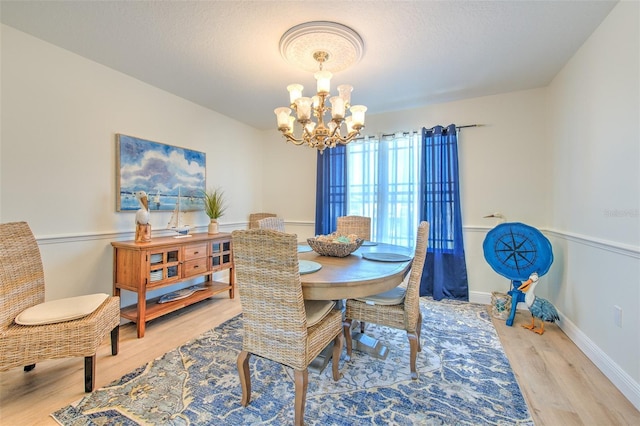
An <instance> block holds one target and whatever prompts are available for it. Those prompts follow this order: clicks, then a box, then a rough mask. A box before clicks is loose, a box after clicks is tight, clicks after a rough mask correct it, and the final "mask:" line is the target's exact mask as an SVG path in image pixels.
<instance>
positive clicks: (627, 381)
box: [559, 312, 640, 410]
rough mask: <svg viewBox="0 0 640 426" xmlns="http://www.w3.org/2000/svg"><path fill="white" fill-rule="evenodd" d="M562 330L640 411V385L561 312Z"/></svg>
mask: <svg viewBox="0 0 640 426" xmlns="http://www.w3.org/2000/svg"><path fill="white" fill-rule="evenodd" d="M559 325H560V328H561V329H562V331H564V334H566V335H567V337H569V339H571V341H572V342H573V343H575V344H576V346H577V347H578V348H580V350H581V351H582V352H583V353H584V354H585V355H586V356H587V358H589V359H590V360H591V362H593V363H594V364H595V366H596V367H598V369H599V370H600V371H602V373H603V374H604V375H605V376H606V377H607V378H608V379H609V380H611V382H612V383H613V384H614V386H615V387H617V388H618V390H619V391H620V392H622V394H623V395H624V396H625V397H626V398H627V399H628V400H629V401H630V402H631V403H632V404H633V405H634V406H635V407H636V408H637V409H638V410H640V384H639V383H637V382H636V381H634V380H633V378H632V377H631V376H629V374H627V373H626V372H625V371H624V370H623V369H622V368H620V366H619V365H618V364H616V363H615V362H614V361H613V360H612V359H611V358H610V357H609V356H608V355H607V354H606V353H604V352H603V351H602V350H601V349H600V348H599V347H598V346H597V345H596V344H595V343H594V342H593V341H592V340H591V339H589V338H588V337H587V336H586V335H585V334H584V333H583V332H582V331H581V330H580V329H579V328H578V327H576V325H575V324H574V323H572V322H571V321H569V320H568V319H567V318H566V317H565V316H564V315H562V312H560V323H559Z"/></svg>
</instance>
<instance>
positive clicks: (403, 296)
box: [344, 222, 429, 380]
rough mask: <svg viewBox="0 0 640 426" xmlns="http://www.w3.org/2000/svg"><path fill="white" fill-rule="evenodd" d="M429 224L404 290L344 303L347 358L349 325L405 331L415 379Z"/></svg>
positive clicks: (424, 227)
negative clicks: (358, 323)
mask: <svg viewBox="0 0 640 426" xmlns="http://www.w3.org/2000/svg"><path fill="white" fill-rule="evenodd" d="M428 238H429V223H428V222H421V223H420V225H419V226H418V237H417V242H416V250H415V255H414V257H413V263H412V265H411V272H410V275H409V281H408V283H407V286H406V288H404V287H403V286H399V287H396V288H394V289H393V290H390V291H387V292H385V293H381V294H377V295H374V296H367V297H365V298H362V299H348V300H347V303H346V305H347V307H346V312H345V322H344V333H345V336H346V340H347V356H348V357H351V347H352V342H351V332H350V330H351V322H352V320H354V319H356V320H360V321H366V322H372V323H375V324H380V325H384V326H387V327H392V328H397V329H400V330H406V331H407V337H408V338H409V346H410V351H411V353H410V356H409V364H410V368H411V378H412V379H414V380H415V379H417V378H418V372H417V370H416V358H417V356H418V352H420V351H421V350H422V347H421V346H420V332H421V329H422V314H421V313H420V294H419V290H420V279H421V278H422V269H423V268H424V262H425V257H426V255H427V242H428Z"/></svg>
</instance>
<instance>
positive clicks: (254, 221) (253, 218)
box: [249, 213, 277, 229]
mask: <svg viewBox="0 0 640 426" xmlns="http://www.w3.org/2000/svg"><path fill="white" fill-rule="evenodd" d="M276 216H277V214H275V213H251V214H250V215H249V229H258V228H259V226H258V221H259V220H262V219H265V218H267V217H276Z"/></svg>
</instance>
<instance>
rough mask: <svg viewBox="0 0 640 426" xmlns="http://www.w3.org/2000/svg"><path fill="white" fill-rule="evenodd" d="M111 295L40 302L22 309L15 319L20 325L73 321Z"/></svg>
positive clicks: (99, 294)
mask: <svg viewBox="0 0 640 426" xmlns="http://www.w3.org/2000/svg"><path fill="white" fill-rule="evenodd" d="M108 297H109V295H108V294H105V293H96V294H87V295H86V296H77V297H67V298H65V299H58V300H52V301H50V302H44V303H40V304H39V305H35V306H32V307H30V308H27V309H25V310H24V311H22V312H21V313H20V314H19V315H18V316H17V317H16V319H15V321H16V324H20V325H43V324H54V323H56V322H63V321H71V320H74V319H78V318H82V317H84V316H86V315H89V314H90V313H91V312H93V311H95V310H96V309H98V307H99V306H100V305H102V303H103V302H104V301H105V300H106V299H107V298H108Z"/></svg>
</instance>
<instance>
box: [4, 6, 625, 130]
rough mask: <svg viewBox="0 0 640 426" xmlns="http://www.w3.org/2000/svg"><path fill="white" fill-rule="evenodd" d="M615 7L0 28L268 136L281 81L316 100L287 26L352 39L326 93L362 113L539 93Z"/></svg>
mask: <svg viewBox="0 0 640 426" xmlns="http://www.w3.org/2000/svg"><path fill="white" fill-rule="evenodd" d="M615 4H616V1H610V0H607V1H584V0H573V1H572V0H562V1H538V0H530V1H517V0H512V1H488V0H487V1H344V0H343V1H339V2H328V1H240V0H237V1H7V0H2V1H1V3H0V20H1V21H2V23H3V24H6V25H9V26H11V27H14V28H16V29H18V30H21V31H24V32H26V33H28V34H32V35H34V36H35V37H38V38H41V39H43V40H45V41H47V42H50V43H52V44H54V45H57V46H60V47H62V48H64V49H67V50H69V51H72V52H75V53H77V54H79V55H82V56H84V57H86V58H89V59H91V60H93V61H96V62H98V63H101V64H104V65H106V66H108V67H110V68H113V69H115V70H118V71H120V72H123V73H125V74H128V75H130V76H132V77H135V78H137V79H139V80H141V81H144V82H146V83H148V84H151V85H153V86H156V87H159V88H161V89H164V90H166V91H168V92H171V93H174V94H176V95H178V96H180V97H183V98H185V99H189V100H191V101H193V102H195V103H197V104H200V105H202V106H205V107H207V108H210V109H212V110H215V111H217V112H219V113H222V114H224V115H227V116H229V117H232V118H235V119H237V120H239V121H241V122H244V123H246V124H249V125H251V126H254V127H256V128H258V129H268V128H275V115H274V114H273V109H274V108H275V107H278V106H284V105H286V104H287V103H288V101H289V99H288V94H287V91H286V86H287V84H289V83H294V82H295V83H301V84H303V85H305V87H306V88H311V89H312V90H313V91H314V92H315V80H314V78H313V76H312V74H311V73H309V72H305V71H300V70H298V69H296V68H294V67H293V66H291V65H290V64H289V63H288V62H287V61H286V60H285V59H283V58H282V56H281V55H280V51H279V46H278V42H279V40H280V37H281V36H282V35H283V34H284V33H285V32H286V31H287V30H288V29H289V28H291V27H293V26H295V25H297V24H301V23H304V22H308V21H334V22H339V23H341V24H344V25H347V26H349V27H351V28H352V29H354V30H355V31H356V32H358V33H359V34H360V36H361V37H362V39H363V40H364V44H365V47H364V56H363V58H362V60H361V61H360V62H359V63H357V64H356V65H354V66H353V67H351V68H350V69H348V70H345V71H342V72H340V73H335V74H334V77H333V80H332V84H333V85H332V87H336V85H337V84H342V83H349V84H352V85H353V86H354V91H353V94H352V102H353V103H354V104H364V105H366V106H368V108H369V110H368V112H367V114H370V113H381V112H386V111H393V110H402V109H407V108H414V107H418V106H423V105H427V104H433V103H439V102H448V101H454V100H458V99H464V98H470V97H477V96H485V95H491V94H496V93H503V92H509V91H514V90H523V89H531V88H536V87H542V86H545V85H547V84H548V83H549V82H550V81H551V80H552V79H553V77H554V76H555V75H556V74H557V73H558V71H559V70H560V69H561V68H562V66H563V65H564V64H565V63H566V62H567V60H568V59H569V58H571V56H572V55H573V54H574V53H575V52H576V50H577V49H578V48H579V47H580V46H581V45H582V44H583V43H584V41H585V40H586V39H587V38H588V37H589V36H590V35H591V33H592V32H593V31H594V30H595V28H596V27H597V26H598V25H599V24H600V23H601V22H602V20H603V19H604V18H605V16H606V15H607V14H608V13H609V12H610V11H611V9H612V8H613V7H614V6H615ZM334 90H335V89H334ZM309 92H310V91H309V90H307V91H306V92H305V93H306V94H309Z"/></svg>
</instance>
